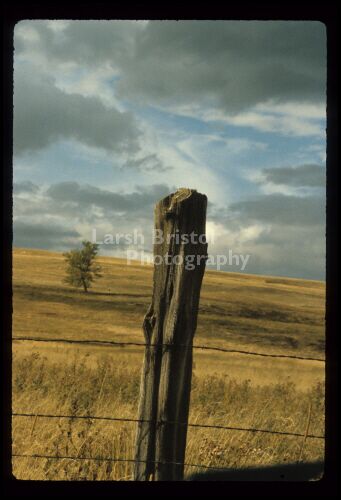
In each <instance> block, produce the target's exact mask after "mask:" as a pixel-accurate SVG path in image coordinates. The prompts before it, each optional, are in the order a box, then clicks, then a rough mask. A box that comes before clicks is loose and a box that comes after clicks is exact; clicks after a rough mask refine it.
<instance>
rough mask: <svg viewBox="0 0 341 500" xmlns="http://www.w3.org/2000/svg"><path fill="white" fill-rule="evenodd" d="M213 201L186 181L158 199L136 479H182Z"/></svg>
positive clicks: (145, 325)
mask: <svg viewBox="0 0 341 500" xmlns="http://www.w3.org/2000/svg"><path fill="white" fill-rule="evenodd" d="M206 206H207V198H206V196H205V195H203V194H200V193H197V192H196V191H195V190H192V189H187V188H181V189H179V190H178V191H177V192H176V193H173V194H171V195H169V196H167V197H166V198H164V199H163V200H161V201H159V202H158V203H157V205H156V207H155V239H154V277H153V296H152V303H151V305H150V307H149V309H148V311H147V314H146V316H145V318H144V322H143V330H144V335H145V341H146V344H147V346H146V350H145V357H144V364H143V370H142V377H141V389H140V402H139V419H140V420H142V421H141V422H139V423H138V428H137V435H136V454H135V460H136V462H135V471H134V479H135V480H140V481H146V480H149V479H155V480H156V481H163V480H168V481H169V480H182V479H183V473H184V466H183V462H184V458H185V447H186V437H187V425H186V424H187V420H188V412H189V400H190V389H191V377H192V341H193V336H194V333H195V330H196V324H197V314H198V306H199V296H200V288H201V282H202V278H203V275H204V271H205V264H206V259H207V243H206V238H205V223H206ZM181 424H185V425H181Z"/></svg>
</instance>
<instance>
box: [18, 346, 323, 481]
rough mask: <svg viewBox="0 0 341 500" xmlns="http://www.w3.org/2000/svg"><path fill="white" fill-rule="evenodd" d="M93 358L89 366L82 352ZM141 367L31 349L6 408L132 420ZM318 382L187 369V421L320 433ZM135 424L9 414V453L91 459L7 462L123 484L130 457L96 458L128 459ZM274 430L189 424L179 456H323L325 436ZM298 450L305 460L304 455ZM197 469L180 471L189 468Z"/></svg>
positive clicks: (239, 459)
mask: <svg viewBox="0 0 341 500" xmlns="http://www.w3.org/2000/svg"><path fill="white" fill-rule="evenodd" d="M90 357H92V358H93V359H91V362H90V360H89V358H90ZM139 381H140V367H139V366H136V367H134V365H132V364H129V363H128V362H126V361H123V360H122V359H120V357H119V356H113V355H110V356H109V355H107V356H105V355H96V356H91V355H88V356H83V357H80V356H75V357H74V359H73V360H71V361H70V360H69V361H65V362H61V360H60V359H59V360H58V361H52V360H51V359H49V358H47V357H44V356H42V355H39V354H38V353H32V354H30V355H27V354H22V353H16V354H15V356H14V361H13V411H14V412H29V413H51V414H68V415H73V416H77V415H78V416H79V415H97V416H119V417H126V418H129V417H130V418H136V417H137V402H138V394H139ZM323 389H324V387H323V384H322V383H321V382H319V383H316V384H315V385H314V386H313V387H311V388H310V389H309V390H305V391H303V390H299V389H298V388H297V387H296V385H295V383H294V382H293V381H291V380H290V378H288V379H286V380H283V382H282V383H276V384H267V385H255V384H252V383H251V381H250V380H235V379H233V378H229V377H228V376H223V375H221V374H220V375H215V374H214V375H209V376H204V375H203V374H202V372H199V373H198V374H197V375H196V374H195V373H194V376H193V382H192V394H191V409H190V422H193V423H203V422H204V423H205V424H221V425H227V426H240V427H255V428H263V429H269V430H282V431H291V432H300V433H304V431H305V427H306V421H307V413H308V408H309V406H310V405H311V408H312V410H311V415H312V416H311V422H310V427H309V432H310V433H314V434H323V433H324V390H323ZM135 425H136V424H134V423H129V422H112V421H97V420H91V419H84V420H80V419H48V418H34V417H30V418H26V417H13V453H20V454H42V455H55V456H59V457H63V456H70V455H72V456H73V457H92V458H94V460H76V459H75V460H70V459H60V460H54V459H41V458H19V457H17V458H16V457H14V458H13V473H14V475H15V476H16V477H17V478H20V479H47V480H48V479H54V480H65V479H66V480H129V479H132V467H133V464H132V463H131V462H109V461H100V460H95V458H96V457H111V458H131V459H132V458H133V457H134V436H135ZM302 444H303V438H301V437H288V436H280V435H274V434H264V433H258V432H257V433H250V432H244V431H243V432H241V431H232V430H231V431H227V430H217V429H198V428H191V427H189V429H188V439H187V450H186V462H188V463H195V464H198V463H200V464H202V465H211V466H219V467H238V468H239V467H245V466H258V465H261V464H262V465H265V464H275V463H283V462H295V461H297V460H299V459H300V458H301V460H304V461H310V460H317V459H323V453H324V449H323V440H316V439H307V441H306V443H305V445H304V449H303V452H302ZM301 452H302V456H301ZM194 471H195V468H193V467H186V473H187V474H190V473H192V472H194Z"/></svg>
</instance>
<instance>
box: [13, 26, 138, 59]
mask: <svg viewBox="0 0 341 500" xmlns="http://www.w3.org/2000/svg"><path fill="white" fill-rule="evenodd" d="M25 27H26V28H33V29H34V31H35V33H36V35H37V36H36V37H35V38H34V39H33V40H32V39H29V40H27V39H25V38H23V36H22V34H20V29H22V28H25ZM141 29H142V26H141V23H136V22H134V21H119V22H114V21H105V20H101V21H95V20H92V21H85V20H84V21H77V20H73V21H71V22H69V23H68V24H67V25H66V27H65V29H64V30H63V32H62V33H61V32H58V33H55V32H54V31H53V30H52V29H51V28H50V27H49V25H48V23H47V22H46V21H21V22H20V23H18V24H17V25H16V29H15V38H14V46H15V51H16V54H17V55H20V54H23V53H25V51H27V50H31V51H39V52H41V53H43V54H45V56H46V57H47V58H48V59H49V61H52V62H58V61H62V62H76V63H78V64H81V65H88V66H97V65H98V64H101V63H106V62H109V63H115V62H116V61H120V60H123V59H124V58H125V57H127V56H128V55H129V54H130V53H131V52H132V51H133V50H134V45H135V38H136V35H137V33H138V32H139V31H140V30H141Z"/></svg>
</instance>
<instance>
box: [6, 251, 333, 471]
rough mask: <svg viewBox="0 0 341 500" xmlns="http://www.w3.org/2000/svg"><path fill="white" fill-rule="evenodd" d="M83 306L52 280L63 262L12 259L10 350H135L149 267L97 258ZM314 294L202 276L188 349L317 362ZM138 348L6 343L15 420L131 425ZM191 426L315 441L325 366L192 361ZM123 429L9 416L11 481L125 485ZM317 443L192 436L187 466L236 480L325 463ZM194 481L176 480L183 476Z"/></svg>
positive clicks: (47, 257)
mask: <svg viewBox="0 0 341 500" xmlns="http://www.w3.org/2000/svg"><path fill="white" fill-rule="evenodd" d="M98 260H99V263H100V264H101V265H102V269H103V273H102V274H103V278H101V279H98V280H97V281H96V282H95V284H94V286H93V288H91V289H90V291H89V293H88V294H85V293H84V292H83V291H81V290H77V289H73V288H71V287H69V286H67V285H65V284H63V282H62V280H63V277H64V273H65V264H64V260H63V256H62V254H59V253H53V252H47V251H42V250H28V249H19V248H16V249H14V251H13V337H14V338H15V337H16V336H30V337H34V336H37V337H46V338H60V339H63V338H64V339H65V338H68V339H97V340H119V341H138V342H143V341H144V337H143V334H142V329H141V325H142V320H143V316H144V314H145V312H146V310H147V307H148V304H149V302H150V300H151V291H152V267H151V266H148V265H145V266H142V265H140V264H138V263H136V264H134V265H126V262H125V260H121V259H114V258H104V257H99V259H98ZM324 315H325V284H324V283H322V282H318V281H308V280H299V279H289V278H277V277H270V276H253V275H246V274H237V273H223V272H214V271H206V273H205V276H204V281H203V286H202V291H201V300H200V310H199V318H198V328H197V332H196V336H195V339H194V343H197V344H204V345H209V346H218V347H226V348H231V349H242V350H249V351H256V352H265V353H279V354H293V355H300V356H310V357H317V358H323V357H324V337H325V331H324ZM142 359H143V348H142V347H108V346H106V347H102V346H91V345H90V346H89V345H77V344H63V343H57V342H56V343H38V342H32V341H14V342H13V411H14V412H28V413H34V414H35V413H51V414H62V413H64V414H68V415H70V414H71V415H98V416H119V417H127V418H128V417H133V418H135V417H137V401H138V392H139V378H140V369H141V363H142ZM193 373H194V377H193V384H192V395H191V409H190V422H197V423H202V422H204V423H212V424H220V425H227V426H237V427H238V426H239V427H256V428H263V429H270V430H280V431H281V430H282V431H290V432H299V433H304V432H305V430H306V425H307V414H308V411H309V407H311V421H310V426H309V433H313V434H319V435H323V434H324V363H321V362H317V361H300V360H291V359H281V358H279V359H276V358H261V357H256V356H249V355H243V354H236V353H222V352H211V351H200V350H194V371H193ZM134 425H135V424H134V423H118V422H110V421H95V420H71V419H47V418H33V417H30V418H27V417H13V431H12V432H13V453H18V454H41V455H57V456H59V457H61V456H73V457H91V458H92V460H90V459H89V460H71V459H60V460H54V459H46V458H22V457H14V458H13V473H14V475H15V476H16V477H17V478H20V479H60V480H63V479H69V480H84V479H97V480H112V479H116V480H127V479H131V478H132V463H131V462H108V461H100V460H95V457H111V458H118V457H121V458H133V456H134V432H135V427H134ZM323 454H324V443H323V440H317V439H307V440H306V441H305V442H304V439H303V438H301V437H290V436H289V437H288V436H280V435H272V434H263V433H250V432H245V431H227V430H217V429H197V428H189V431H188V440H187V451H186V462H188V463H196V464H198V463H200V464H203V465H212V466H219V467H225V466H226V467H247V466H258V465H266V464H276V463H283V462H296V461H298V460H302V461H312V460H318V459H323ZM194 469H195V470H198V469H196V468H193V467H186V474H190V473H192V472H195V470H194Z"/></svg>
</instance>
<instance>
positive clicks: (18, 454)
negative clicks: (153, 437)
mask: <svg viewBox="0 0 341 500" xmlns="http://www.w3.org/2000/svg"><path fill="white" fill-rule="evenodd" d="M12 457H21V458H51V459H53V460H94V461H96V460H98V461H103V462H133V463H142V464H158V465H184V466H185V467H200V468H202V469H214V470H226V467H213V466H212V465H202V464H190V463H185V462H163V461H160V460H135V459H134V458H112V457H72V456H57V455H41V454H25V453H12Z"/></svg>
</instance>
